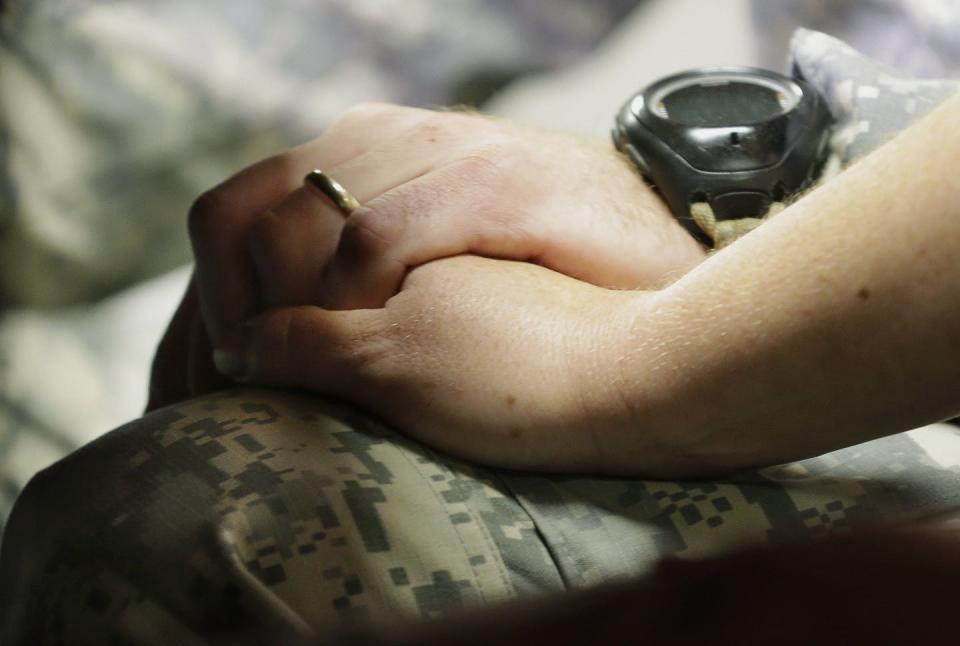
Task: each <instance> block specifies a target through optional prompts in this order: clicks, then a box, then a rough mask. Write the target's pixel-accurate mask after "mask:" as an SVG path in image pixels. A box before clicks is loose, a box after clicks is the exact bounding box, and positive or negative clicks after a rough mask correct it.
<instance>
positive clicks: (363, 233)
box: [337, 208, 396, 262]
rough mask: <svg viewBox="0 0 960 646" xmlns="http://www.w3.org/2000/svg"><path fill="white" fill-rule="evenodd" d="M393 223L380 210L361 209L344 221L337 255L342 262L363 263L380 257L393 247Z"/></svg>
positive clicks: (394, 233) (394, 230)
mask: <svg viewBox="0 0 960 646" xmlns="http://www.w3.org/2000/svg"><path fill="white" fill-rule="evenodd" d="M394 225H395V222H394V221H393V219H392V218H390V217H388V216H387V214H385V213H384V212H382V211H381V210H374V209H371V208H366V209H362V210H360V211H358V212H356V213H354V214H353V215H352V216H350V218H349V219H348V220H347V221H346V223H345V224H344V226H343V231H342V232H341V233H340V245H339V247H338V248H337V253H338V254H339V255H341V257H342V258H343V259H344V260H348V261H351V262H363V261H365V260H369V259H371V258H373V257H377V256H380V255H381V254H383V253H384V252H386V251H387V250H388V249H390V247H391V246H392V245H393V243H394V240H395V237H396V227H395V226H394Z"/></svg>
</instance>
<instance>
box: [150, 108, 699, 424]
mask: <svg viewBox="0 0 960 646" xmlns="http://www.w3.org/2000/svg"><path fill="white" fill-rule="evenodd" d="M315 167H320V168H323V169H324V170H326V171H327V172H328V173H329V174H330V175H331V176H333V177H335V178H336V179H337V180H338V181H340V182H341V183H342V184H344V185H345V186H346V187H347V188H348V189H349V190H350V191H351V192H352V193H353V194H354V195H355V196H356V197H358V198H359V199H360V200H361V202H363V203H364V205H365V206H364V208H362V209H361V210H359V211H357V212H355V213H354V214H353V215H351V216H350V217H349V218H346V219H345V218H344V216H343V214H341V213H340V212H339V211H337V210H336V209H335V207H334V206H333V205H332V204H330V203H329V202H328V201H326V200H325V199H324V198H322V197H321V196H320V195H319V194H318V192H317V191H316V190H315V189H313V188H312V187H304V186H303V177H304V176H305V175H306V173H308V172H309V171H310V170H311V169H313V168H315ZM190 233H191V239H192V241H193V245H194V251H195V256H196V261H197V269H196V275H195V280H194V282H193V284H192V287H191V289H190V291H189V292H188V294H187V297H186V298H185V299H184V303H183V305H182V306H181V310H180V312H179V313H178V315H177V317H176V318H175V320H174V322H173V324H172V325H171V328H170V329H169V330H168V333H167V335H166V337H165V338H164V341H163V342H162V343H161V346H160V349H159V351H158V354H157V358H156V360H155V363H154V376H153V380H152V385H151V404H150V408H156V407H158V406H162V405H164V404H167V403H171V402H173V401H177V400H179V399H183V398H185V397H188V396H195V395H199V394H202V393H204V392H208V391H209V390H211V389H215V388H217V387H222V386H223V385H224V383H225V382H224V381H223V380H222V379H221V378H219V377H218V375H217V373H216V371H215V370H214V369H213V366H212V364H211V361H210V348H211V347H212V346H215V345H218V344H220V343H221V342H222V341H223V339H224V337H225V335H226V334H227V333H228V331H230V330H232V329H233V328H234V327H235V326H236V325H238V324H239V323H240V322H241V321H242V320H244V319H246V318H249V317H251V316H253V315H255V314H256V313H257V312H259V311H262V310H263V309H265V308H270V307H278V306H283V305H320V304H323V305H324V306H326V307H328V308H354V307H379V306H382V305H383V303H384V302H385V301H386V300H387V299H388V298H389V297H390V296H392V295H393V294H395V293H396V292H397V290H398V289H399V286H400V285H401V283H402V281H403V279H404V276H405V275H406V274H407V272H408V271H409V269H410V268H412V267H415V266H418V265H420V264H424V263H427V262H429V261H431V260H434V259H437V258H441V257H447V256H455V255H458V254H462V253H474V254H479V255H486V256H491V257H497V258H507V259H514V260H530V261H534V262H536V263H538V264H541V265H543V266H545V267H549V268H551V269H554V270H557V271H559V272H562V273H565V274H567V275H570V276H573V277H576V278H580V279H582V280H586V281H588V282H591V283H594V284H596V285H602V286H607V287H616V288H653V287H659V286H662V285H663V284H665V283H667V282H669V281H670V280H672V279H674V278H676V277H678V276H680V275H682V274H684V273H685V272H686V271H687V270H689V269H690V268H691V267H692V266H694V265H696V264H697V263H699V262H700V261H701V260H702V259H703V255H704V254H703V251H702V250H701V249H700V248H699V246H698V245H697V244H696V242H695V241H694V240H693V239H692V238H691V237H690V236H689V235H688V234H687V233H686V232H685V231H684V230H683V229H682V228H681V227H680V226H679V225H678V224H677V223H676V222H675V221H674V219H673V218H672V217H671V216H670V214H669V212H668V211H667V209H666V207H665V206H664V204H663V203H662V202H661V201H660V200H659V198H658V197H657V196H656V195H655V194H654V193H653V192H652V190H651V189H650V188H649V187H648V186H646V185H645V184H644V183H643V182H642V181H641V180H640V178H639V177H638V176H637V175H636V174H635V172H634V171H633V169H632V168H631V167H630V165H629V162H627V161H626V160H625V159H623V158H622V157H621V156H620V155H619V154H618V153H617V152H615V151H614V150H613V148H612V146H611V145H609V144H608V143H607V142H606V141H591V140H586V139H583V138H576V137H570V136H567V135H562V134H555V133H549V132H544V131H540V130H535V129H531V128H523V127H520V126H517V125H511V124H508V123H506V122H502V121H495V120H492V119H488V118H486V117H482V116H479V115H471V114H462V113H450V112H431V111H426V110H416V109H411V108H400V107H395V106H386V105H368V106H361V107H359V108H356V109H354V110H352V111H350V112H348V113H347V114H346V115H344V117H343V118H341V119H340V120H339V121H338V122H337V123H336V124H335V125H334V126H333V127H332V128H330V129H329V130H328V131H327V132H326V133H324V134H323V135H322V136H321V137H319V138H318V139H316V140H314V141H312V142H310V143H308V144H305V145H304V146H300V147H298V148H295V149H293V150H291V151H289V152H287V153H284V154H281V155H278V156H276V157H274V158H271V159H268V160H265V161H263V162H260V163H259V164H256V165H254V166H251V167H250V168H248V169H246V170H244V171H242V172H241V173H239V174H238V175H236V176H235V177H233V178H231V179H230V180H228V181H227V182H225V183H223V184H222V185H220V186H219V187H217V188H215V189H213V190H211V191H210V192H208V193H207V194H205V195H204V196H202V197H201V198H200V199H198V200H197V202H196V204H195V205H194V207H193V209H192V211H191V214H190ZM307 234H309V235H307ZM305 235H306V237H307V238H308V239H309V240H311V241H312V242H311V246H309V247H305V246H298V251H297V252H296V253H300V254H302V257H297V258H293V257H291V255H290V254H291V253H294V252H293V251H291V249H290V245H289V244H288V243H289V242H290V238H291V237H292V238H301V239H303V238H304V236H305ZM201 319H202V324H201Z"/></svg>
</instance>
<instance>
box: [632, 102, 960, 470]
mask: <svg viewBox="0 0 960 646" xmlns="http://www.w3.org/2000/svg"><path fill="white" fill-rule="evenodd" d="M958 163H960V96H957V97H954V98H953V99H951V100H949V101H947V102H946V103H945V104H944V105H942V106H941V107H940V108H939V109H938V110H936V111H934V112H933V113H931V114H930V115H929V116H927V117H926V118H924V119H923V120H922V121H920V122H919V123H917V124H916V125H915V126H913V127H912V128H910V129H908V130H907V131H905V132H904V133H903V134H902V135H901V136H900V137H898V138H897V139H896V140H894V141H892V142H890V143H889V144H887V145H886V146H884V147H882V148H881V149H879V150H878V151H876V152H875V153H874V154H873V155H871V156H870V157H869V158H867V159H865V160H864V161H862V162H860V163H859V164H857V165H856V166H855V167H854V168H852V169H850V170H849V171H847V172H846V173H844V174H843V175H841V176H840V177H838V178H836V179H835V180H833V181H832V182H831V183H830V184H828V185H826V186H825V187H823V188H821V189H819V190H817V191H816V192H815V193H813V194H811V195H810V196H808V197H807V198H805V199H804V200H801V201H800V202H798V203H797V204H795V205H794V206H793V207H791V208H789V209H788V210H787V211H785V212H784V213H783V214H781V215H780V216H778V217H777V218H776V219H775V220H772V221H771V222H769V223H768V224H765V225H764V226H763V227H761V228H760V229H759V230H758V231H756V232H754V233H753V234H751V235H750V236H748V237H747V238H745V239H743V240H742V241H741V242H739V243H738V244H736V245H734V246H733V247H731V248H730V249H728V250H725V251H723V252H720V253H718V254H716V255H715V256H713V257H712V258H710V259H709V260H708V261H706V262H705V263H703V264H702V265H701V266H699V267H698V268H697V269H695V270H694V271H692V272H691V273H690V274H688V275H687V276H685V277H684V278H683V279H681V280H680V281H678V282H677V283H675V284H674V285H672V286H671V287H669V288H668V289H666V290H665V291H663V292H662V293H661V294H659V295H658V296H656V297H655V300H654V303H653V314H652V315H651V316H650V317H648V319H647V320H644V321H642V322H639V323H638V324H637V331H636V334H635V335H634V336H635V339H646V340H647V341H646V342H640V341H635V345H634V347H633V348H632V349H631V351H630V352H628V353H627V354H625V356H624V359H623V361H622V364H623V365H622V368H623V374H624V384H625V385H624V388H625V389H626V390H625V398H626V399H627V400H628V401H629V402H630V403H631V404H632V405H633V407H634V410H635V411H636V413H637V416H638V425H639V426H642V427H643V428H644V431H643V433H642V434H641V433H640V432H639V430H638V431H637V432H636V433H635V434H634V435H633V436H632V438H631V437H628V438H626V439H624V440H623V441H624V444H625V447H626V448H627V449H628V450H627V451H624V452H619V453H618V454H620V455H624V456H629V457H627V459H632V460H634V464H635V465H636V464H637V463H644V462H646V463H649V464H644V465H643V466H642V467H641V469H642V470H646V471H650V472H660V471H663V472H671V473H680V472H685V473H697V472H709V471H717V470H724V469H730V468H736V467H740V466H747V465H755V464H768V463H774V462H781V461H785V460H788V459H794V458H798V457H804V456H809V455H814V454H818V453H822V452H824V451H827V450H830V449H834V448H838V447H840V446H845V445H850V444H854V443H857V442H860V441H864V440H867V439H870V438H872V437H876V436H880V435H885V434H889V433H893V432H897V431H902V430H906V429H908V428H911V427H914V426H917V425H920V424H923V423H927V422H932V421H935V420H938V419H943V418H945V417H948V416H950V415H952V414H954V413H956V412H957V411H958V410H960V364H958V361H957V359H958V357H960V263H958V262H957V250H958V249H960V176H958V174H957V168H958ZM647 309H648V311H649V306H648V308H647ZM654 336H656V337H658V338H657V339H656V340H655V341H654V340H651V339H652V337H654ZM647 434H651V435H652V437H654V438H656V440H655V441H656V442H657V443H658V444H664V445H665V446H668V447H670V451H671V452H672V453H674V454H673V455H671V456H668V457H667V458H665V461H664V462H661V463H659V464H656V463H653V462H655V458H653V457H652V456H650V457H644V453H645V452H647V450H648V449H649V448H650V447H649V445H648V444H647V443H646V442H647V441H645V440H643V439H641V435H647ZM635 468H636V467H635Z"/></svg>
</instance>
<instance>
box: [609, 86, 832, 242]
mask: <svg viewBox="0 0 960 646" xmlns="http://www.w3.org/2000/svg"><path fill="white" fill-rule="evenodd" d="M830 122H831V119H830V113H829V110H828V109H827V106H826V102H825V101H824V99H823V97H821V96H820V95H819V93H818V92H817V91H816V90H815V89H814V88H813V87H812V86H810V85H809V84H808V83H806V82H804V81H803V80H802V79H799V78H790V77H788V76H784V75H783V74H778V73H776V72H771V71H768V70H763V69H757V68H751V67H719V68H705V69H696V70H690V71H686V72H681V73H679V74H674V75H672V76H668V77H666V78H664V79H661V80H659V81H657V82H656V83H653V84H652V85H650V86H648V87H647V88H645V89H643V90H641V91H640V92H638V93H637V94H636V95H634V96H633V97H631V98H630V100H629V101H627V102H626V104H625V105H624V106H623V108H622V109H621V110H620V112H619V113H618V115H617V119H616V126H615V127H614V129H613V141H614V144H615V145H616V147H617V149H618V150H620V151H621V152H623V153H625V154H626V155H627V156H628V157H629V158H630V159H631V160H632V161H633V163H634V164H636V166H637V168H639V169H640V172H641V173H642V174H643V175H644V177H645V178H647V180H649V181H650V182H651V183H653V185H654V186H655V187H656V189H657V190H658V191H659V192H660V194H661V195H662V196H663V197H664V199H665V200H666V202H667V204H668V205H669V207H670V209H671V211H673V214H674V215H675V216H676V217H677V219H678V220H679V221H680V223H681V224H682V225H683V226H684V227H686V229H687V230H688V231H689V232H690V233H691V234H692V235H693V236H694V237H695V238H697V240H699V241H700V242H702V243H704V244H706V245H709V246H716V247H720V246H723V245H724V244H727V243H729V242H730V241H732V239H735V238H736V237H738V236H739V235H742V234H743V233H745V232H746V231H748V230H750V229H752V228H754V227H755V226H757V225H758V224H759V223H760V222H762V221H763V218H764V217H766V216H768V215H771V214H773V213H776V212H777V211H779V210H781V209H782V208H783V205H784V203H785V202H787V201H788V200H790V198H791V197H794V196H796V195H797V194H798V193H800V192H801V191H803V190H804V189H805V188H807V187H808V186H810V185H811V184H812V183H813V182H814V181H815V180H816V178H817V176H818V175H819V172H820V170H821V168H822V166H823V162H824V160H825V158H826V152H827V141H828V137H829V133H830Z"/></svg>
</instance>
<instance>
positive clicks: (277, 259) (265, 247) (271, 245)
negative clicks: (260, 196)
mask: <svg viewBox="0 0 960 646" xmlns="http://www.w3.org/2000/svg"><path fill="white" fill-rule="evenodd" d="M295 234H296V232H295V231H294V230H293V227H292V226H291V221H290V220H289V219H284V218H281V217H278V216H277V214H276V213H274V212H273V211H267V212H266V213H264V214H262V215H261V216H259V217H257V219H256V220H254V221H253V222H252V223H251V225H250V228H249V229H248V231H247V234H246V236H247V244H248V245H249V247H250V248H251V249H253V250H254V251H255V253H256V254H257V256H258V257H259V258H260V259H261V260H263V261H264V262H266V263H268V264H282V263H283V262H284V257H285V256H286V255H287V250H288V249H289V248H290V244H291V242H292V240H293V238H294V235H295Z"/></svg>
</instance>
